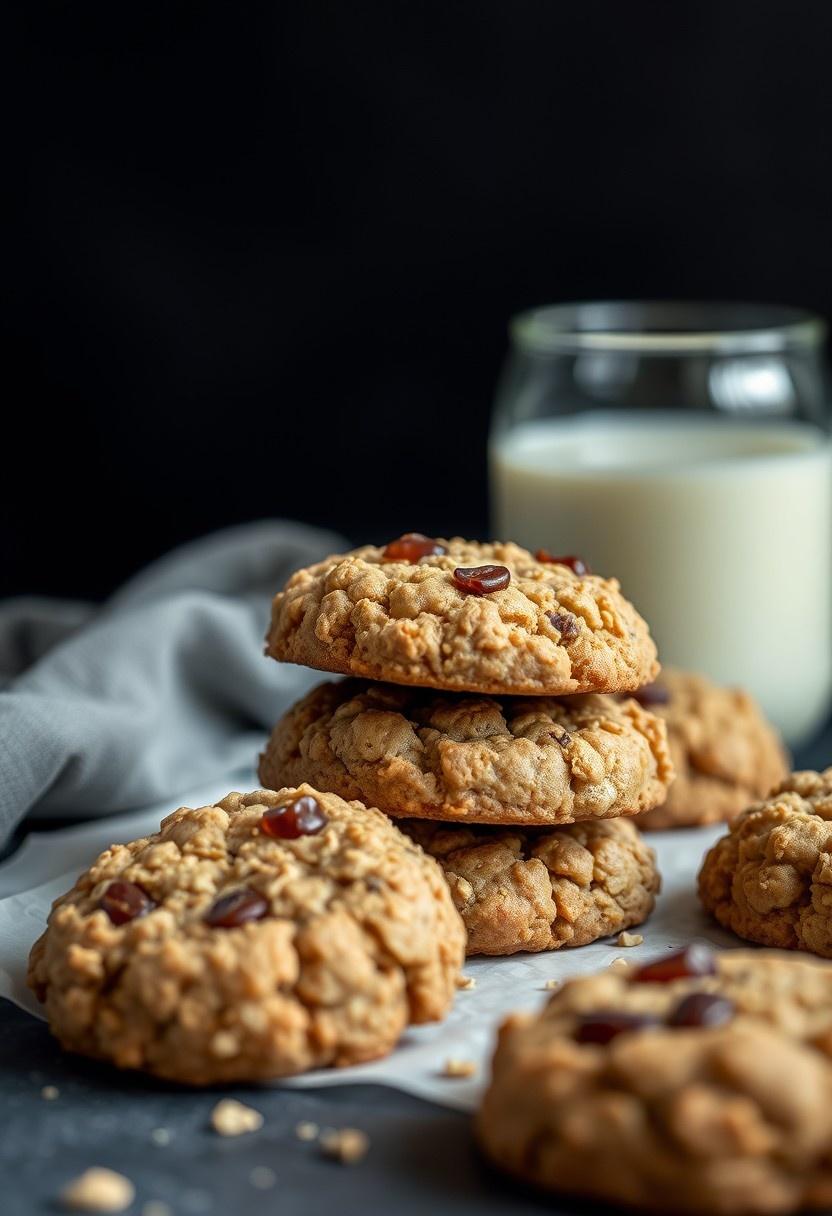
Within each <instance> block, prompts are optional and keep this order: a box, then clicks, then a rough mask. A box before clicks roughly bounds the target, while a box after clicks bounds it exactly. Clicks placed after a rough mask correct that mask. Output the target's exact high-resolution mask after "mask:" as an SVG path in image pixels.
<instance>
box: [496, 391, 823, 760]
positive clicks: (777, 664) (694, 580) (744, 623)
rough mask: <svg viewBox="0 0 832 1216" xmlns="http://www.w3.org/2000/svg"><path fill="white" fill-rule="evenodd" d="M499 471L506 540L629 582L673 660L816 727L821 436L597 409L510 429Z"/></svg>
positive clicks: (773, 714) (787, 719)
mask: <svg viewBox="0 0 832 1216" xmlns="http://www.w3.org/2000/svg"><path fill="white" fill-rule="evenodd" d="M491 476H492V488H493V500H494V501H493V508H494V529H493V530H494V535H495V536H498V537H500V538H511V539H512V540H516V541H518V542H519V543H521V544H524V545H527V546H528V547H529V548H532V549H534V548H537V547H544V548H547V549H549V550H550V552H552V553H573V554H578V555H580V556H581V557H584V558H585V559H586V560H587V561H588V562H589V563H590V565H591V567H592V569H593V570H594V571H595V572H597V573H599V574H606V575H615V576H616V577H618V578H619V579H620V581H621V583H622V586H623V588H624V591H625V594H626V595H627V596H628V598H629V599H631V600H632V601H633V602H634V603H635V604H636V605H637V607H638V608H639V610H640V611H641V612H642V614H643V615H644V616H645V617H646V619H647V621H648V622H649V624H650V628H651V631H652V633H653V636H654V637H655V639H656V642H657V644H658V647H659V656H660V658H661V660H662V661H663V662H665V663H668V664H672V665H674V666H679V667H688V668H691V669H694V670H698V671H703V672H706V673H708V674H709V675H711V676H712V677H714V678H715V679H717V680H719V681H721V682H725V683H731V684H738V685H741V686H742V687H744V688H747V689H748V690H749V691H750V692H752V693H753V694H754V695H755V696H756V697H757V698H758V699H759V700H760V702H761V703H762V705H763V708H764V709H765V711H766V713H767V714H768V716H769V718H771V720H772V721H773V722H774V723H775V724H776V725H777V726H778V727H779V728H780V730H781V731H782V732H783V734H784V736H785V737H786V739H787V741H788V742H789V743H791V744H792V745H796V744H798V743H800V742H801V741H805V740H806V739H807V737H808V736H810V735H811V734H812V732H813V731H814V730H816V729H817V728H819V727H820V725H821V724H822V723H823V721H824V719H825V715H826V713H827V711H828V707H829V696H830V689H831V688H832V445H830V442H829V441H828V440H827V438H826V437H824V436H822V435H821V434H820V432H818V431H817V430H815V429H814V428H813V427H811V426H809V425H808V424H805V423H800V422H790V421H783V422H771V423H765V424H759V423H753V424H752V423H749V424H741V423H734V422H731V421H728V420H726V419H724V418H720V417H719V416H718V415H711V414H698V413H691V414H690V415H688V414H684V413H681V412H675V411H674V412H671V411H668V412H667V413H665V412H661V411H656V412H654V411H650V412H641V411H628V412H627V413H626V414H624V413H621V414H619V413H606V412H597V413H585V414H580V415H578V416H576V417H572V418H549V419H545V420H542V421H539V422H531V423H526V424H520V425H519V426H517V427H515V428H514V429H513V430H511V431H509V432H508V433H506V434H498V435H497V436H496V437H495V438H494V439H493V440H492V445H491ZM830 759H832V757H830Z"/></svg>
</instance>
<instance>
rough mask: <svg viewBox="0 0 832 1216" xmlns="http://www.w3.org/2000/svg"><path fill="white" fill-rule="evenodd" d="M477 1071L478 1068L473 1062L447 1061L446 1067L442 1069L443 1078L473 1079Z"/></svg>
mask: <svg viewBox="0 0 832 1216" xmlns="http://www.w3.org/2000/svg"><path fill="white" fill-rule="evenodd" d="M476 1071H477V1066H476V1064H475V1063H474V1061H473V1060H455V1059H450V1060H446V1061H445V1067H444V1068H443V1069H442V1076H443V1077H473V1075H474V1073H475V1072H476Z"/></svg>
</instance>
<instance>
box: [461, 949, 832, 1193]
mask: <svg viewBox="0 0 832 1216" xmlns="http://www.w3.org/2000/svg"><path fill="white" fill-rule="evenodd" d="M636 975H637V969H636V968H634V967H631V968H628V969H627V970H626V971H625V972H623V973H621V972H611V971H609V970H608V971H607V972H606V973H604V974H602V975H596V976H590V977H584V978H580V979H575V980H571V981H569V982H567V983H566V984H565V985H564V986H563V987H562V988H561V989H560V990H559V991H557V992H556V993H555V995H554V996H553V997H552V999H551V1001H550V1002H549V1003H548V1005H547V1006H546V1007H545V1009H544V1010H543V1011H542V1012H541V1013H540V1014H538V1015H522V1016H521V1015H515V1016H513V1017H511V1018H509V1019H508V1020H507V1021H506V1022H505V1023H504V1025H503V1026H502V1028H501V1030H500V1033H499V1039H498V1044H497V1049H496V1054H495V1056H494V1063H493V1075H492V1079H491V1083H490V1086H489V1088H488V1091H487V1092H486V1094H485V1097H484V1099H483V1102H482V1106H481V1109H480V1111H479V1113H478V1117H477V1134H478V1138H479V1141H480V1143H481V1145H482V1147H483V1148H484V1150H485V1152H486V1153H487V1154H488V1155H489V1156H490V1157H491V1158H492V1159H493V1160H494V1161H495V1162H496V1163H497V1164H498V1165H499V1166H501V1167H502V1168H503V1169H505V1170H507V1171H509V1172H510V1173H512V1174H514V1175H516V1176H518V1177H520V1178H523V1179H525V1180H526V1181H528V1182H531V1183H533V1184H535V1185H537V1186H539V1187H543V1188H546V1189H549V1190H554V1191H560V1192H566V1193H572V1194H575V1195H582V1196H586V1197H591V1198H592V1199H595V1200H604V1201H607V1202H613V1203H619V1204H626V1205H631V1206H633V1207H634V1208H638V1209H646V1210H651V1211H663V1212H686V1213H687V1212H691V1213H699V1212H702V1213H706V1212H707V1213H712V1212H719V1213H733V1212H737V1213H778V1212H791V1211H796V1210H798V1209H801V1208H805V1207H824V1206H826V1205H828V1204H829V1202H830V1200H832V1063H830V1057H829V1045H830V1028H832V969H829V968H827V967H826V966H823V965H821V964H818V963H814V962H809V961H808V960H807V961H804V960H799V959H793V958H788V957H783V956H779V955H770V954H765V953H760V952H756V953H753V954H752V953H748V952H744V951H727V952H725V953H724V954H722V955H719V956H717V963H716V973H715V974H713V975H703V976H692V977H686V978H680V979H677V980H674V981H672V982H666V983H658V982H654V983H643V982H637V981H636V979H635V976H636ZM694 994H697V995H695V996H694ZM705 994H708V997H707V998H706V999H708V998H713V997H718V998H721V999H720V1000H719V1001H717V1002H713V1001H712V1003H711V1008H713V1006H714V1004H716V1005H717V1007H721V1009H722V1013H723V1018H722V1020H721V1021H719V1023H718V1024H712V1025H674V1024H673V1021H674V1018H676V1019H678V1017H679V1014H678V1012H677V1011H679V1010H680V1009H682V1008H683V1006H682V1001H683V1000H684V999H685V998H691V997H693V999H694V1001H699V1002H701V1001H702V999H703V996H705ZM686 1007H687V1008H690V1004H688V1005H687V1006H686ZM622 1019H630V1021H629V1023H627V1024H626V1025H625V1026H624V1028H623V1029H622ZM633 1019H635V1024H633V1021H632V1020H633ZM611 1022H612V1023H614V1024H615V1023H616V1022H617V1028H618V1031H619V1033H617V1034H612V1035H610V1037H609V1038H608V1039H607V1040H606V1041H601V1040H603V1038H604V1035H603V1034H602V1033H600V1031H603V1029H604V1027H606V1028H607V1029H609V1024H610V1023H611Z"/></svg>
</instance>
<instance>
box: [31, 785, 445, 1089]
mask: <svg viewBox="0 0 832 1216" xmlns="http://www.w3.org/2000/svg"><path fill="white" fill-rule="evenodd" d="M464 943H465V930H464V927H463V925H462V921H461V920H460V917H459V914H458V913H457V912H456V910H455V908H454V906H453V903H452V900H451V897H450V894H449V891H448V887H447V884H446V882H445V880H444V877H443V874H442V871H441V869H440V867H439V866H438V865H437V863H436V862H435V861H434V860H433V859H432V858H430V857H427V856H426V855H425V854H424V853H423V852H422V851H421V849H419V848H418V847H417V846H416V845H415V844H414V843H413V842H412V841H411V840H409V839H408V838H407V837H405V836H403V835H402V834H401V832H399V831H398V829H397V828H396V827H395V826H394V825H393V824H392V823H391V821H390V820H389V819H388V818H387V817H386V816H384V815H382V814H381V812H379V811H376V810H368V809H367V808H366V807H364V806H361V805H360V804H358V803H354V802H353V803H348V802H344V801H343V800H342V799H341V798H338V797H336V796H335V795H334V794H327V793H318V792H317V791H316V790H314V789H312V788H311V787H310V786H301V787H300V788H299V789H284V790H281V791H280V792H278V793H274V792H271V791H264V790H259V791H256V792H255V793H252V794H229V795H228V797H227V798H224V799H223V800H222V801H221V802H219V803H217V805H216V806H205V807H200V808H199V809H196V810H190V809H188V808H182V809H180V810H178V811H175V812H174V813H173V814H172V815H169V816H168V818H167V819H165V820H164V821H163V823H162V826H161V829H160V831H159V832H158V833H156V834H155V835H153V836H149V837H146V838H145V839H143V840H136V841H133V842H132V843H131V844H126V845H114V846H113V847H112V848H110V849H107V850H106V851H105V852H104V853H102V854H101V856H100V857H99V858H98V859H97V860H96V861H95V862H94V863H93V865H92V866H91V867H90V869H89V870H87V871H86V872H85V873H84V874H82V875H81V877H80V878H79V879H78V881H77V882H76V884H75V886H74V887H73V888H72V890H71V891H69V892H68V893H67V894H66V895H64V896H63V897H62V898H61V899H59V900H57V901H56V903H55V905H54V906H53V909H52V912H51V914H50V917H49V923H48V927H47V929H46V932H45V933H44V934H43V936H42V937H41V938H40V939H39V940H38V941H37V942H36V944H35V946H34V947H33V949H32V954H31V958H30V964H29V983H30V985H31V987H32V988H33V989H34V990H35V992H36V993H37V995H38V997H39V998H40V999H41V1000H42V1001H44V1002H45V1005H46V1014H47V1017H48V1019H49V1024H50V1027H51V1029H52V1031H53V1033H54V1034H55V1035H56V1036H57V1037H58V1038H59V1039H60V1041H61V1043H62V1045H63V1046H64V1047H66V1048H68V1049H70V1050H72V1051H78V1052H81V1053H83V1054H85V1055H91V1056H98V1057H101V1058H104V1059H108V1060H112V1061H113V1062H114V1063H115V1064H117V1065H119V1066H120V1067H122V1068H141V1069H146V1070H147V1071H149V1072H152V1073H155V1074H157V1075H158V1076H162V1077H168V1078H171V1079H172V1080H175V1081H184V1082H188V1083H189V1084H194V1085H208V1084H213V1083H217V1082H226V1081H255V1080H261V1079H265V1078H268V1077H282V1076H288V1075H290V1074H292V1073H299V1072H304V1071H305V1070H307V1069H310V1068H319V1067H325V1066H335V1067H340V1066H342V1065H346V1064H354V1063H357V1062H359V1061H362V1060H372V1059H375V1058H376V1057H377V1056H383V1055H385V1054H386V1053H387V1052H389V1051H390V1050H391V1049H392V1047H393V1046H394V1044H395V1043H396V1041H397V1039H398V1038H399V1036H400V1034H401V1032H402V1030H403V1029H404V1028H405V1026H407V1025H408V1023H410V1022H427V1021H433V1020H436V1019H438V1018H441V1017H442V1016H443V1015H444V1014H445V1013H446V1012H447V1010H448V1008H449V1006H450V1004H451V1001H452V999H453V993H454V988H455V984H456V980H457V978H458V976H459V972H460V967H461V963H462V959H463V954H464Z"/></svg>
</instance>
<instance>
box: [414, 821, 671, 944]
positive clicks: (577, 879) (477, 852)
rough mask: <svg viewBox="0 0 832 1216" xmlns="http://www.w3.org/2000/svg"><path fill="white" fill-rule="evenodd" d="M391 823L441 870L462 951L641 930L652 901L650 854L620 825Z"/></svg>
mask: <svg viewBox="0 0 832 1216" xmlns="http://www.w3.org/2000/svg"><path fill="white" fill-rule="evenodd" d="M399 826H400V827H401V828H402V830H403V831H404V832H406V833H407V834H408V835H409V836H411V837H412V838H413V839H414V840H416V841H418V843H419V844H420V845H421V846H422V848H423V849H424V850H425V852H426V853H430V854H431V856H433V857H435V858H436V859H437V861H438V862H439V864H440V865H441V866H442V868H443V870H444V871H445V877H446V878H447V880H448V885H449V886H450V888H451V894H452V895H453V899H454V903H455V904H456V906H457V909H458V911H459V912H460V914H461V916H462V919H463V921H464V922H465V928H466V929H467V931H468V954H469V955H471V954H516V953H517V952H518V951H520V950H530V951H537V950H558V949H560V947H561V946H586V945H588V944H589V943H590V942H594V941H597V940H598V938H600V937H607V936H609V934H611V933H619V932H620V931H621V930H622V929H628V928H630V927H631V926H632V925H638V924H641V922H642V921H643V920H646V918H647V917H648V916H649V915H650V913H651V912H652V910H653V905H654V904H655V902H656V895H657V893H658V890H659V886H660V880H659V874H658V871H657V869H656V855H655V853H654V852H653V850H652V849H650V848H648V847H647V845H646V844H645V843H644V838H643V837H642V836H641V833H640V832H638V831H637V830H636V828H635V827H634V826H633V823H632V821H631V820H629V819H606V820H603V821H601V822H598V823H592V822H590V823H576V824H573V825H572V826H571V827H566V828H559V829H558V830H557V831H551V830H548V829H543V830H540V829H537V830H536V829H529V830H526V831H516V830H511V829H507V828H495V827H473V828H471V827H462V826H459V827H456V826H454V825H452V824H439V823H431V822H429V821H428V820H426V819H405V820H400V821H399Z"/></svg>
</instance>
